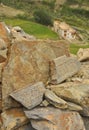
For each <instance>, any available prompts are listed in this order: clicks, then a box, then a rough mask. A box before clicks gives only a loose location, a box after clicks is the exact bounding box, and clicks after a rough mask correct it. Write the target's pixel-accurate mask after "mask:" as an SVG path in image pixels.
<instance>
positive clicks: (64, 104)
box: [45, 90, 68, 109]
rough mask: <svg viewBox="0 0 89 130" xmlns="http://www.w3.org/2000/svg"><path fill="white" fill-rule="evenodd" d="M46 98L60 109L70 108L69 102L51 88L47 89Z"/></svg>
mask: <svg viewBox="0 0 89 130" xmlns="http://www.w3.org/2000/svg"><path fill="white" fill-rule="evenodd" d="M45 98H46V100H47V101H48V102H49V103H50V104H52V105H53V106H55V107H57V108H60V109H66V108H68V105H67V102H66V101H64V100H63V99H61V98H59V97H58V96H56V95H55V93H53V92H52V91H50V90H46V92H45Z"/></svg>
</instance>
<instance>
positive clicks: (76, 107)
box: [67, 102, 83, 111]
mask: <svg viewBox="0 0 89 130" xmlns="http://www.w3.org/2000/svg"><path fill="white" fill-rule="evenodd" d="M67 104H68V110H71V111H82V110H83V108H82V107H81V106H80V105H77V104H75V103H72V102H67Z"/></svg>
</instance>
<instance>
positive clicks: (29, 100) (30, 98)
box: [10, 82, 45, 109]
mask: <svg viewBox="0 0 89 130" xmlns="http://www.w3.org/2000/svg"><path fill="white" fill-rule="evenodd" d="M44 92H45V87H44V84H43V83H42V82H38V83H36V84H34V85H29V86H27V87H25V88H23V89H20V90H17V91H14V92H12V93H11V94H10V96H11V97H13V98H14V99H15V100H17V101H18V102H20V103H21V104H22V105H23V106H25V107H26V108H28V109H32V108H34V107H35V106H37V105H39V104H40V103H41V102H42V99H43V94H44Z"/></svg>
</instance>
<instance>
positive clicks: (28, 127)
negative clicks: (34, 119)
mask: <svg viewBox="0 0 89 130" xmlns="http://www.w3.org/2000/svg"><path fill="white" fill-rule="evenodd" d="M18 130H35V129H34V128H32V125H31V123H28V124H26V125H24V126H22V127H20V128H18Z"/></svg>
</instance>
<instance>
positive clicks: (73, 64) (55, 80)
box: [50, 56, 80, 84]
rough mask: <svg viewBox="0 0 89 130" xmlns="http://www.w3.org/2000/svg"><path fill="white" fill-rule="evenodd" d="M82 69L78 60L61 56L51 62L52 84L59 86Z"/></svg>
mask: <svg viewBox="0 0 89 130" xmlns="http://www.w3.org/2000/svg"><path fill="white" fill-rule="evenodd" d="M79 69H80V62H79V61H77V59H76V58H72V57H67V56H61V57H58V58H56V59H54V60H52V61H51V62H50V77H51V83H52V84H59V83H61V82H63V81H64V80H66V79H67V78H69V77H71V76H73V75H74V74H76V73H77V72H78V71H79Z"/></svg>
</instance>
